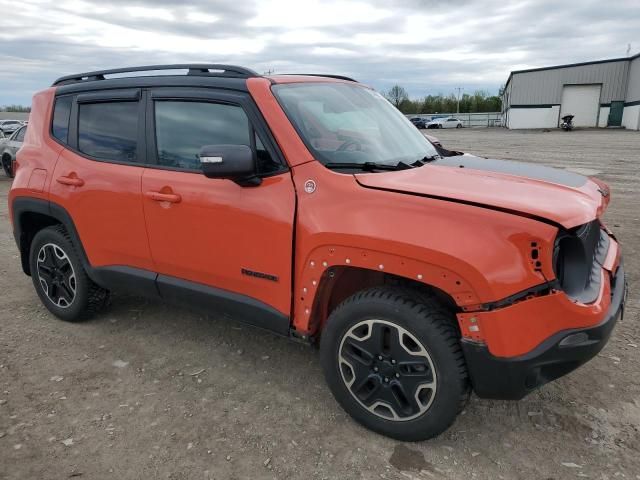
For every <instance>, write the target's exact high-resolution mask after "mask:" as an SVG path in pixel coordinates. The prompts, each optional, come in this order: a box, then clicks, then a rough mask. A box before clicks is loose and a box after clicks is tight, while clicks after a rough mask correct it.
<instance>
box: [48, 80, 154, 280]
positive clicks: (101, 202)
mask: <svg viewBox="0 0 640 480" xmlns="http://www.w3.org/2000/svg"><path fill="white" fill-rule="evenodd" d="M58 106H59V108H60V110H58ZM69 106H70V107H71V109H70V110H71V111H70V114H68V113H67V115H69V116H68V117H67V118H69V120H68V122H69V123H68V128H65V127H67V125H65V122H64V118H63V119H58V118H56V113H54V125H53V129H52V134H53V136H54V137H56V139H57V141H59V142H60V143H63V144H65V147H66V148H65V149H63V150H62V153H61V154H60V157H59V159H58V162H57V163H56V166H55V170H54V174H53V179H52V182H51V189H50V200H51V202H53V204H54V206H53V207H52V208H56V207H55V205H59V206H60V207H62V208H64V209H65V210H66V211H67V212H68V213H69V215H70V216H71V218H72V220H73V222H74V224H75V228H76V230H77V232H78V235H79V237H80V241H81V242H82V246H83V247H84V250H85V252H86V254H87V257H88V260H89V263H90V264H91V265H92V266H93V267H112V266H126V267H134V268H136V269H142V270H146V271H149V270H152V268H153V265H152V262H151V254H150V252H149V244H148V241H147V234H146V227H145V221H144V213H143V210H142V198H141V193H140V181H141V179H142V171H143V170H144V168H143V165H144V162H145V155H146V150H145V145H144V115H145V110H144V106H143V101H142V92H141V91H140V90H139V89H126V90H109V91H104V92H94V93H84V94H78V95H77V96H73V97H58V98H57V99H56V107H55V110H54V112H57V111H59V112H63V113H64V112H65V111H66V112H68V110H69Z"/></svg>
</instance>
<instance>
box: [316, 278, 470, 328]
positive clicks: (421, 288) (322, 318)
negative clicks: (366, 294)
mask: <svg viewBox="0 0 640 480" xmlns="http://www.w3.org/2000/svg"><path fill="white" fill-rule="evenodd" d="M381 286H397V287H399V288H402V289H404V290H407V291H410V292H411V293H412V295H414V296H415V298H416V299H417V300H418V299H427V298H428V299H433V298H436V299H437V300H438V301H439V303H440V304H441V305H442V306H443V307H444V308H446V309H447V310H450V311H452V312H457V311H459V310H460V309H459V307H458V306H457V304H456V302H455V300H454V298H453V297H452V296H451V295H449V294H448V293H447V292H445V291H444V290H442V289H440V288H438V287H436V286H434V285H430V284H427V283H424V282H420V281H417V280H414V279H411V278H407V277H402V276H399V275H395V274H393V273H388V272H380V271H377V270H372V269H367V268H362V267H351V266H336V267H332V268H330V269H327V271H326V272H325V273H324V274H323V275H322V277H321V279H320V282H319V285H318V289H317V292H316V295H315V298H314V300H313V308H312V310H311V314H310V318H309V325H310V326H311V327H312V328H313V331H315V332H318V333H321V332H322V329H323V327H324V324H325V322H326V320H327V318H328V317H329V315H330V314H331V312H333V311H334V310H335V309H336V308H337V307H338V306H339V305H340V304H341V303H342V302H343V301H344V300H346V299H347V298H349V297H351V296H352V295H354V294H356V293H358V292H360V291H363V290H367V289H369V288H372V287H381ZM452 318H453V319H454V320H455V317H452ZM452 324H453V325H454V326H455V327H456V329H457V330H458V331H459V326H458V323H457V322H456V321H452Z"/></svg>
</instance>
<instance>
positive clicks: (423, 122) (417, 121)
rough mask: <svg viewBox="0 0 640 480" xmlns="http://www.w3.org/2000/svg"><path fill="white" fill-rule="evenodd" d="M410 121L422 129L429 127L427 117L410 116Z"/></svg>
mask: <svg viewBox="0 0 640 480" xmlns="http://www.w3.org/2000/svg"><path fill="white" fill-rule="evenodd" d="M409 121H410V122H411V123H413V124H414V125H415V126H416V127H417V128H419V129H421V130H422V129H423V128H427V123H428V120H427V119H426V118H420V117H413V118H410V119H409Z"/></svg>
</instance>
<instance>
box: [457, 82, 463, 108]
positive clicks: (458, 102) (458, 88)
mask: <svg viewBox="0 0 640 480" xmlns="http://www.w3.org/2000/svg"><path fill="white" fill-rule="evenodd" d="M456 90H458V96H457V97H456V99H457V100H458V101H457V106H456V113H460V92H461V91H462V90H464V88H463V87H456Z"/></svg>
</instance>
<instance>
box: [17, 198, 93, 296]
mask: <svg viewBox="0 0 640 480" xmlns="http://www.w3.org/2000/svg"><path fill="white" fill-rule="evenodd" d="M11 209H12V212H13V219H14V229H13V235H14V237H15V240H16V243H17V244H18V248H19V249H20V258H21V262H22V270H23V271H24V273H26V274H27V275H30V272H29V248H28V246H29V242H30V239H29V237H28V232H25V231H24V225H23V224H24V219H25V215H26V214H28V213H37V214H40V215H44V216H47V217H49V218H51V219H53V220H55V222H56V223H60V224H62V225H63V226H64V228H65V229H66V230H67V232H68V233H69V236H70V237H71V241H72V242H73V244H74V246H75V247H76V248H77V249H78V254H79V255H80V259H81V261H82V266H83V267H84V269H85V271H86V272H87V274H88V275H89V277H90V278H91V279H92V280H93V281H94V282H95V281H96V280H95V278H93V275H92V270H93V269H92V268H91V264H90V263H89V260H88V258H87V254H86V252H85V251H84V247H83V246H82V241H81V240H80V236H79V235H78V230H77V229H76V226H75V224H74V223H73V220H72V219H71V215H69V212H67V210H66V209H64V208H63V207H61V206H60V205H58V204H57V203H54V202H50V201H48V200H42V199H39V198H31V197H16V198H14V199H13V202H12V204H11ZM96 283H98V284H99V282H96Z"/></svg>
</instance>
